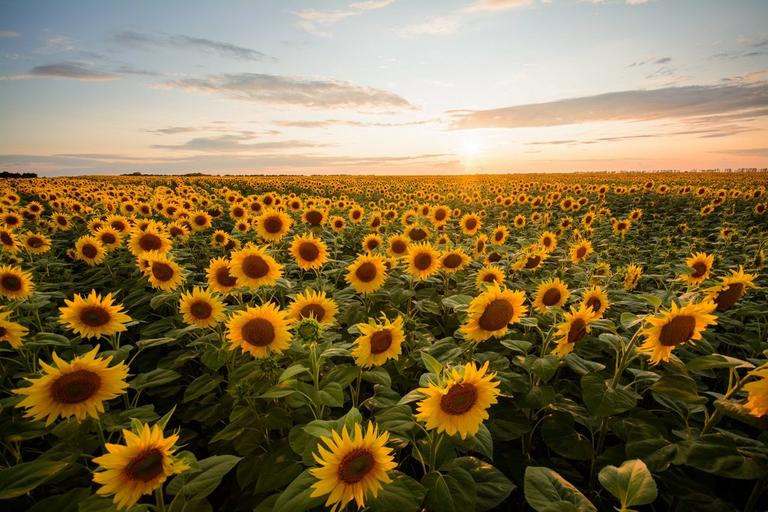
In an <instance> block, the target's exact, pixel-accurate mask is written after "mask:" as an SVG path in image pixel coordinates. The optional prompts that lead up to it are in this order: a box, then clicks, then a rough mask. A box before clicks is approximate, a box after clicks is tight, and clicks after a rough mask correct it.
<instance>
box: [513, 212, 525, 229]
mask: <svg viewBox="0 0 768 512" xmlns="http://www.w3.org/2000/svg"><path fill="white" fill-rule="evenodd" d="M514 225H515V227H516V228H517V229H521V228H524V227H525V215H516V216H515V220H514Z"/></svg>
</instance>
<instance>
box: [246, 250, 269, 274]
mask: <svg viewBox="0 0 768 512" xmlns="http://www.w3.org/2000/svg"><path fill="white" fill-rule="evenodd" d="M242 269H243V273H244V274H245V275H246V276H248V277H250V278H251V279H259V278H261V277H264V276H266V275H267V274H268V273H269V264H268V263H267V262H266V261H265V260H264V258H262V257H261V256H259V255H258V254H251V255H249V256H246V257H245V258H243V266H242Z"/></svg>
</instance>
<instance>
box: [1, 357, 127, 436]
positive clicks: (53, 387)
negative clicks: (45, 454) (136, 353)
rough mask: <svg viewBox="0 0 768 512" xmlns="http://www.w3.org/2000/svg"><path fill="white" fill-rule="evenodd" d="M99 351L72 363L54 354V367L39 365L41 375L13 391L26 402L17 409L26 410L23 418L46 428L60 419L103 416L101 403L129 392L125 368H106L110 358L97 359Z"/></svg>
mask: <svg viewBox="0 0 768 512" xmlns="http://www.w3.org/2000/svg"><path fill="white" fill-rule="evenodd" d="M98 350H99V349H98V347H94V348H93V350H91V351H90V352H88V353H87V354H85V355H82V356H77V357H75V358H74V359H73V360H72V361H70V362H66V361H64V360H62V359H61V358H60V357H59V356H58V355H57V354H56V352H54V353H53V361H54V363H55V365H56V366H55V367H54V366H50V365H48V364H46V363H44V362H43V361H40V366H41V368H43V371H44V374H45V375H43V376H42V377H39V378H37V379H27V380H28V381H29V382H30V386H27V387H25V388H19V389H14V390H13V392H14V393H16V394H18V395H23V396H24V397H25V398H24V399H23V400H22V401H21V402H19V404H18V405H17V407H22V408H25V409H26V410H27V411H26V416H28V417H30V418H33V419H35V421H42V420H43V419H45V425H46V426H48V425H50V424H51V423H53V422H54V421H56V419H57V418H58V417H59V416H61V417H62V418H69V417H70V416H74V417H76V418H77V420H78V421H82V420H84V419H85V418H86V417H88V416H90V417H92V418H98V417H99V414H100V413H102V412H104V402H105V401H107V400H112V399H113V398H115V397H118V396H120V395H122V394H123V393H124V392H125V390H126V389H127V388H128V384H127V383H126V382H125V379H126V377H127V376H128V367H127V366H126V365H124V364H123V363H117V364H116V365H114V366H111V367H110V366H109V363H110V361H112V356H109V357H107V358H97V357H96V353H97V352H98Z"/></svg>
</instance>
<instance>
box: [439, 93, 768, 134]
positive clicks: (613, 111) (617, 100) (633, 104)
mask: <svg viewBox="0 0 768 512" xmlns="http://www.w3.org/2000/svg"><path fill="white" fill-rule="evenodd" d="M766 104H768V82H759V83H755V84H733V85H719V86H705V85H692V86H685V87H665V88H661V89H651V90H631V91H620V92H610V93H605V94H598V95H594V96H584V97H578V98H567V99H562V100H557V101H550V102H545V103H531V104H525V105H516V106H512V107H506V108H497V109H491V110H477V111H471V110H470V111H453V112H452V114H453V115H454V127H455V128H459V129H462V128H521V127H540V126H560V125H569V124H582V123H591V122H603V121H652V120H657V119H682V118H692V117H697V116H711V115H718V114H727V113H733V112H742V111H753V110H755V109H761V108H764V107H765V105H766Z"/></svg>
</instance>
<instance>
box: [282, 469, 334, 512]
mask: <svg viewBox="0 0 768 512" xmlns="http://www.w3.org/2000/svg"><path fill="white" fill-rule="evenodd" d="M315 482H317V478H315V477H314V476H312V474H311V473H310V472H309V469H305V470H304V471H303V472H302V473H301V474H300V475H299V476H297V477H296V478H295V479H294V480H293V482H291V484H290V485H289V486H288V487H286V488H285V490H284V491H283V492H282V493H280V496H279V497H278V498H277V501H275V506H274V508H273V509H272V512H304V511H306V510H310V509H313V508H315V507H319V506H320V505H322V504H323V503H325V501H326V500H327V499H328V496H318V497H316V498H310V497H309V495H310V494H312V485H313V484H314V483H315Z"/></svg>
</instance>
